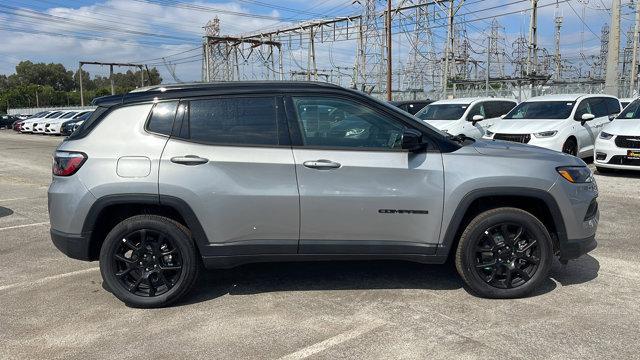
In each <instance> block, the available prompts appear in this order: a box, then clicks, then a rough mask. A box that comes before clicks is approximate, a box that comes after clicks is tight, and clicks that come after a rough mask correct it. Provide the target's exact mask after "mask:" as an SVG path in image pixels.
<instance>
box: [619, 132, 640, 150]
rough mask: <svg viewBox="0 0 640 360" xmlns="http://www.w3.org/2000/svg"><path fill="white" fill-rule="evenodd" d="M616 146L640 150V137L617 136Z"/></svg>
mask: <svg viewBox="0 0 640 360" xmlns="http://www.w3.org/2000/svg"><path fill="white" fill-rule="evenodd" d="M616 146H617V147H621V148H627V149H640V136H621V135H619V136H617V137H616Z"/></svg>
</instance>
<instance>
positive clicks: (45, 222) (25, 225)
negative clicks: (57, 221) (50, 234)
mask: <svg viewBox="0 0 640 360" xmlns="http://www.w3.org/2000/svg"><path fill="white" fill-rule="evenodd" d="M38 225H49V222H48V221H43V222H38V223H33V224H23V225H14V226H7V227H3V228H0V230H11V229H19V228H23V227H29V226H38Z"/></svg>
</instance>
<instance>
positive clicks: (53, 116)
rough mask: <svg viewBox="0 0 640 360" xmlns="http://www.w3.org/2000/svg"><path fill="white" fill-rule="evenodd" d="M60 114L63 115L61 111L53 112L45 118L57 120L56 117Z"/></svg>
mask: <svg viewBox="0 0 640 360" xmlns="http://www.w3.org/2000/svg"><path fill="white" fill-rule="evenodd" d="M60 114H62V112H61V111H55V112H52V113H51V114H49V115H47V116H45V118H47V119H51V118H55V117H58V116H59V115H60Z"/></svg>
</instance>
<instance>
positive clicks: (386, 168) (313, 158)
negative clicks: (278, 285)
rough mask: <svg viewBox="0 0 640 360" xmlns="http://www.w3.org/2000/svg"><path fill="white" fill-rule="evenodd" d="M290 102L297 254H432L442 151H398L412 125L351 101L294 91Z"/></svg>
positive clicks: (440, 193) (439, 205) (437, 225)
mask: <svg viewBox="0 0 640 360" xmlns="http://www.w3.org/2000/svg"><path fill="white" fill-rule="evenodd" d="M287 104H288V107H290V108H291V109H290V111H288V114H289V115H290V116H292V117H293V118H295V120H294V121H293V122H290V124H292V126H296V127H297V129H295V132H296V133H298V134H299V136H298V137H299V138H300V139H299V140H300V144H297V145H300V146H295V145H296V144H294V147H293V153H294V157H295V163H296V173H297V178H298V187H299V192H300V250H299V251H300V253H320V254H327V253H334V254H349V253H370V254H376V253H379V254H389V253H402V254H424V253H427V254H430V253H434V252H435V249H436V246H437V244H438V240H439V239H438V234H439V232H440V222H441V218H442V206H443V189H444V178H443V167H442V166H443V165H442V157H441V154H440V153H439V152H435V151H430V152H422V153H416V154H414V153H409V152H406V151H403V150H401V140H402V133H403V131H404V129H405V128H406V126H407V125H406V124H404V123H403V122H402V121H400V120H398V119H395V118H393V117H392V116H390V115H389V114H386V113H385V112H384V111H382V110H381V109H374V108H372V107H369V106H368V105H366V104H363V103H360V102H356V101H355V100H353V99H348V98H341V97H333V96H331V95H322V96H299V97H295V96H294V97H292V98H291V99H289V101H288V103H287ZM294 143H295V140H294Z"/></svg>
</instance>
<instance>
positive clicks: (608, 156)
mask: <svg viewBox="0 0 640 360" xmlns="http://www.w3.org/2000/svg"><path fill="white" fill-rule="evenodd" d="M594 154H595V156H594V163H595V165H596V169H598V171H599V172H601V173H604V172H607V170H610V169H620V170H640V99H637V100H635V101H633V102H632V103H631V104H629V105H628V106H627V107H626V108H625V109H624V110H623V111H622V113H621V114H620V116H618V117H617V118H616V119H615V120H613V121H612V122H611V123H609V124H607V125H605V126H604V127H603V128H602V131H601V132H600V135H599V136H598V139H597V140H596V146H595V150H594Z"/></svg>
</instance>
